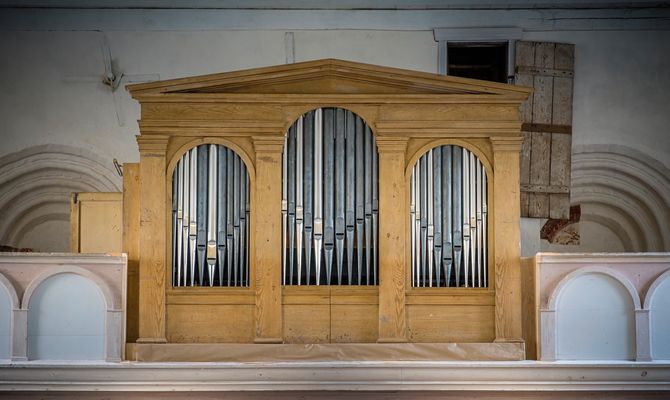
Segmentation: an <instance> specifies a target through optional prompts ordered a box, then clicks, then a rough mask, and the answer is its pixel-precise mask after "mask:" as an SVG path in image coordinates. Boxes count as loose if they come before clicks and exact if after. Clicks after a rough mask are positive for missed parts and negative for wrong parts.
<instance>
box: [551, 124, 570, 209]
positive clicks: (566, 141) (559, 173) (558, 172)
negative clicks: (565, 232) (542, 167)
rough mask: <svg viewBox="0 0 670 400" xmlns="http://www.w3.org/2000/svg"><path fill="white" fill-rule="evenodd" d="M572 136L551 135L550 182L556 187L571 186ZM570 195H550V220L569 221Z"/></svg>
mask: <svg viewBox="0 0 670 400" xmlns="http://www.w3.org/2000/svg"><path fill="white" fill-rule="evenodd" d="M571 143H572V135H566V134H563V133H552V134H551V173H550V182H551V184H552V185H554V186H568V185H570V159H571V155H570V153H571ZM569 214H570V195H569V194H565V193H552V194H550V195H549V218H554V219H567V218H569V217H570V215H569Z"/></svg>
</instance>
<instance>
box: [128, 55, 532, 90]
mask: <svg viewBox="0 0 670 400" xmlns="http://www.w3.org/2000/svg"><path fill="white" fill-rule="evenodd" d="M128 90H129V91H130V92H131V93H132V94H133V95H134V96H135V95H140V94H160V93H163V94H170V93H179V94H189V93H190V94H208V93H209V94H225V93H231V94H232V93H246V94H335V95H337V94H343V95H348V94H351V95H354V94H365V95H376V94H379V95H426V94H468V95H477V94H482V95H503V96H505V95H506V96H511V97H525V96H527V95H528V93H529V91H530V90H529V89H528V88H525V87H520V86H514V85H507V84H502V83H495V82H488V81H479V80H474V79H466V78H457V77H451V76H442V75H437V74H430V73H425V72H418V71H411V70H404V69H398V68H389V67H381V66H376V65H370V64H362V63H357V62H351V61H342V60H334V59H324V60H317V61H308V62H301V63H295V64H286V65H278V66H273V67H265V68H256V69H249V70H243V71H234V72H224V73H220V74H212V75H202V76H195V77H190V78H181V79H172V80H165V81H157V82H151V83H142V84H135V85H129V86H128Z"/></svg>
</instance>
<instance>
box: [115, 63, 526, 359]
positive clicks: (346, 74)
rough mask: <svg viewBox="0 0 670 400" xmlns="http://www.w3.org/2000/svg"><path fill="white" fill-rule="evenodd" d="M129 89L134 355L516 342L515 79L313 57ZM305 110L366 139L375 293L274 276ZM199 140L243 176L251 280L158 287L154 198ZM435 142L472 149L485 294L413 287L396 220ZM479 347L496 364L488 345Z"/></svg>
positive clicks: (405, 236)
mask: <svg viewBox="0 0 670 400" xmlns="http://www.w3.org/2000/svg"><path fill="white" fill-rule="evenodd" d="M128 89H129V91H130V92H131V95H132V96H133V98H134V99H136V100H137V101H139V102H140V104H141V120H140V122H139V125H140V135H139V136H138V144H139V148H140V163H139V174H138V176H139V190H138V193H139V197H138V198H136V199H135V200H134V201H136V202H138V203H137V204H141V207H138V209H139V213H138V214H139V216H137V218H138V219H139V220H140V221H141V223H140V224H138V228H137V229H138V230H137V237H138V239H137V240H138V241H139V260H140V263H139V299H140V301H139V303H140V308H139V338H138V341H137V345H136V346H138V347H137V349H138V351H139V352H140V353H141V352H142V351H143V350H142V349H149V348H155V347H151V346H158V345H164V344H165V343H167V347H165V348H166V349H167V348H171V347H170V346H171V345H175V343H185V344H188V343H195V342H208V343H307V344H314V343H326V344H332V345H335V344H339V343H342V342H345V343H370V345H371V346H374V345H377V346H381V345H380V344H379V343H391V344H394V343H407V342H438V343H447V342H480V343H481V342H487V343H492V342H494V341H495V342H496V343H495V345H496V346H498V347H497V348H498V349H500V348H502V347H501V346H503V347H504V346H505V344H510V345H511V346H513V347H514V346H515V347H514V348H515V349H517V348H519V346H521V349H522V348H523V345H522V344H521V345H520V343H522V339H521V336H522V335H521V297H520V275H519V268H520V255H519V251H520V250H519V206H518V205H519V202H520V198H519V152H520V148H521V142H522V138H523V137H522V135H521V119H520V117H519V105H520V104H521V103H522V102H523V101H524V100H525V99H526V98H527V97H528V95H529V93H530V89H529V88H525V87H520V86H513V85H506V84H500V83H493V82H484V81H476V80H471V79H464V78H455V77H448V76H447V77H445V76H440V75H436V74H428V73H422V72H416V71H407V70H400V69H394V68H386V67H379V66H373V65H367V64H360V63H354V62H347V61H340V60H318V61H310V62H304V63H297V64H290V65H281V66H276V67H267V68H259V69H252V70H246V71H235V72H228V73H222V74H214V75H208V76H201V77H191V78H183V79H175V80H169V81H161V82H153V83H145V84H137V85H130V86H129V87H128ZM319 107H339V108H345V109H347V110H350V111H352V112H354V113H356V114H357V115H359V116H360V117H361V118H363V119H364V120H365V122H366V123H367V124H368V125H369V126H370V128H371V129H372V131H373V134H374V135H375V140H376V143H377V146H378V151H379V220H380V224H379V253H380V254H379V256H380V258H379V278H380V279H379V285H378V286H377V287H346V288H342V287H328V286H319V287H316V286H309V287H306V286H291V287H289V286H282V284H281V265H282V264H281V263H282V239H281V195H282V152H283V146H284V138H285V135H286V131H287V129H288V128H289V127H290V126H291V125H292V124H293V123H294V121H295V120H296V119H297V118H298V117H299V116H301V115H302V114H303V113H305V112H307V111H309V110H313V109H316V108H319ZM203 143H214V144H222V145H225V146H226V147H228V148H229V149H233V150H234V151H235V152H236V153H237V154H238V155H239V156H240V157H241V158H242V160H243V161H244V163H245V165H246V166H247V169H248V171H249V179H250V185H251V187H250V196H251V198H250V207H251V209H250V230H251V231H250V239H249V240H250V243H249V246H250V257H249V260H250V261H249V263H250V278H251V281H250V285H249V287H241V288H226V287H218V288H209V287H172V284H171V264H172V252H171V248H172V247H171V246H172V245H171V232H170V229H171V228H170V227H171V225H172V223H171V220H172V218H173V216H172V209H171V207H169V206H167V205H170V204H172V186H171V185H172V181H171V179H172V174H173V170H174V168H175V165H176V164H177V162H178V160H179V159H180V157H181V156H182V155H183V154H184V152H186V151H187V150H189V149H190V148H193V147H194V146H197V145H199V144H203ZM444 144H455V145H458V146H462V147H464V148H467V149H469V150H470V151H472V152H474V153H475V154H476V155H477V157H478V158H479V159H480V160H481V161H482V163H483V165H484V168H486V173H487V176H488V177H489V196H490V201H489V213H490V221H491V224H490V230H489V252H488V257H489V265H490V266H491V271H490V276H491V283H490V285H489V287H488V288H480V289H477V290H467V289H464V288H421V289H422V290H417V289H416V288H412V287H411V280H409V252H410V244H409V240H410V238H409V230H408V229H407V220H408V218H409V195H408V194H409V181H410V176H411V172H412V166H413V165H414V163H415V162H416V160H417V159H419V157H420V156H421V155H422V154H424V153H425V152H426V151H427V150H428V149H430V148H433V147H435V146H438V145H444ZM423 289H425V290H423ZM375 342H377V343H375ZM142 346H145V347H142ZM165 351H168V350H165ZM481 351H483V352H484V353H486V352H487V351H488V350H486V349H484V350H481ZM479 354H480V355H481V354H483V353H479ZM491 354H492V355H491V357H492V358H495V351H493V352H492V353H491ZM182 358H183V357H182Z"/></svg>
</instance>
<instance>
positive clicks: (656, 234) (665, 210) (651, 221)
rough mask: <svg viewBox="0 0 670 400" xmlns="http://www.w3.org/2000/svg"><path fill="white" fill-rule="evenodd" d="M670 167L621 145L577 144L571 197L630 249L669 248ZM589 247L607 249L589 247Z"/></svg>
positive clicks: (585, 215) (587, 216)
mask: <svg viewBox="0 0 670 400" xmlns="http://www.w3.org/2000/svg"><path fill="white" fill-rule="evenodd" d="M668 177H670V170H669V169H668V168H667V167H666V166H664V165H663V163H661V162H659V161H658V160H655V159H653V158H651V157H649V156H648V155H646V154H643V153H641V152H640V151H637V150H635V149H632V148H630V147H626V146H620V145H582V146H575V147H574V148H573V155H572V182H571V202H572V203H573V204H580V205H581V206H582V219H584V220H586V221H595V222H598V223H600V224H601V225H602V226H603V227H606V228H607V229H609V230H611V231H612V232H613V233H614V234H615V235H617V236H618V237H619V239H620V240H621V242H622V244H623V246H624V249H625V250H626V251H632V252H639V251H668V250H670V226H668V224H663V223H662V221H668V220H670V179H669V178H668ZM589 251H602V249H590V250H589Z"/></svg>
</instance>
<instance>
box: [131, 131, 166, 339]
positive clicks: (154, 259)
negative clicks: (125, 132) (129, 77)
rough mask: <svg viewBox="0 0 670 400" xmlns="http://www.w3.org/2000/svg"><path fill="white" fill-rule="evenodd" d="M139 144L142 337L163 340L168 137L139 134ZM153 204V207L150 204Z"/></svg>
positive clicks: (140, 325)
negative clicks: (166, 152) (166, 151)
mask: <svg viewBox="0 0 670 400" xmlns="http://www.w3.org/2000/svg"><path fill="white" fill-rule="evenodd" d="M137 141H138V143H139V146H140V249H141V251H142V255H141V257H140V296H139V302H140V306H139V311H140V318H139V336H140V337H139V338H138V339H137V341H138V342H142V343H163V342H165V341H166V337H165V281H166V274H165V272H166V260H165V257H166V248H167V247H166V246H167V237H166V236H167V218H166V216H167V214H166V211H167V209H166V196H164V195H163V196H161V195H160V193H164V194H165V193H167V191H166V181H165V167H166V165H165V150H166V148H167V137H165V136H147V137H143V136H139V137H138V138H137ZM148 205H151V206H148Z"/></svg>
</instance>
